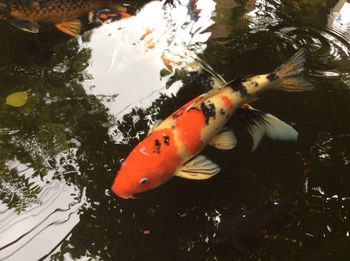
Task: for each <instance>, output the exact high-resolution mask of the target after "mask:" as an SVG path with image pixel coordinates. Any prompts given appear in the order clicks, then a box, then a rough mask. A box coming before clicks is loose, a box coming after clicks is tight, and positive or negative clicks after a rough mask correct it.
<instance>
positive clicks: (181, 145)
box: [112, 49, 313, 199]
mask: <svg viewBox="0 0 350 261" xmlns="http://www.w3.org/2000/svg"><path fill="white" fill-rule="evenodd" d="M304 62H305V50H304V49H302V50H300V51H298V52H297V53H296V54H295V55H294V56H292V57H291V58H290V59H289V60H288V61H287V63H286V64H284V65H282V66H280V67H278V68H277V69H276V70H275V71H273V72H271V73H269V74H263V75H255V76H249V77H246V78H244V79H240V80H235V81H232V82H230V83H227V84H226V85H224V86H222V87H221V88H219V89H216V90H211V91H209V92H207V93H205V94H202V95H200V96H198V97H196V98H195V99H193V100H192V101H190V102H188V103H187V104H185V105H184V106H182V107H181V108H180V109H178V110H177V111H175V112H174V113H172V114H171V115H170V116H169V117H167V118H166V119H165V120H164V121H162V122H161V123H159V124H156V126H154V127H153V128H152V129H151V131H150V133H149V135H148V136H147V137H146V138H145V139H144V140H142V141H141V142H140V143H139V144H138V145H137V146H136V147H135V148H134V149H133V150H132V151H131V153H130V154H129V155H128V157H127V158H126V160H125V161H124V162H123V163H122V166H121V168H120V170H119V172H118V174H117V175H116V177H115V180H114V183H113V186H112V191H113V192H114V193H115V194H116V195H117V196H119V197H121V198H124V199H128V198H133V195H134V194H135V193H140V192H144V191H148V190H151V189H154V188H156V187H158V186H160V185H161V184H163V183H164V182H166V181H168V180H169V179H170V178H172V177H173V176H174V175H175V176H177V177H182V178H187V179H192V180H204V179H208V178H211V177H213V176H214V175H216V174H217V173H219V172H220V167H219V166H218V165H217V164H215V163H214V162H212V161H211V160H209V159H207V158H206V157H205V156H203V155H199V153H200V152H201V151H202V150H203V148H204V147H205V146H206V145H207V144H209V145H212V146H214V147H216V148H218V149H223V150H228V149H232V148H234V147H235V146H236V144H237V140H236V137H235V135H234V133H233V131H232V130H229V129H227V128H225V127H224V125H225V123H226V122H227V121H228V120H229V119H230V117H231V115H232V114H233V113H234V112H235V111H236V110H237V109H238V108H240V107H242V105H244V104H247V103H248V102H249V101H252V100H254V99H255V98H256V97H257V96H258V95H259V94H260V93H262V92H264V91H267V90H270V89H275V90H283V91H289V92H302V91H308V90H311V89H312V88H313V87H312V85H311V83H309V82H307V81H305V80H304V79H302V78H301V77H300V74H301V72H302V71H303V69H304ZM248 109H251V108H248ZM252 110H253V109H252ZM256 115H259V117H258V118H256V119H255V120H254V122H253V123H252V124H251V125H250V126H249V131H250V133H251V135H252V137H253V144H254V147H253V149H255V148H256V146H257V145H258V143H259V141H260V140H261V138H262V137H263V136H264V135H267V136H268V137H271V138H273V139H282V140H296V139H297V136H298V133H297V132H296V131H295V130H294V129H293V128H292V127H291V126H289V125H288V124H286V123H285V122H283V121H281V120H279V119H277V118H276V117H274V116H272V115H271V114H264V113H260V114H256Z"/></svg>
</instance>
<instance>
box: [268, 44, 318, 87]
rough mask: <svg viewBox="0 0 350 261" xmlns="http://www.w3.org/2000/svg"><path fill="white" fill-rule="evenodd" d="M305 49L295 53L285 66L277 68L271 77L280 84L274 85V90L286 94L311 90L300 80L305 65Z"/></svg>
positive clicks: (308, 85)
mask: <svg viewBox="0 0 350 261" xmlns="http://www.w3.org/2000/svg"><path fill="white" fill-rule="evenodd" d="M305 55H306V51H305V49H301V50H299V51H298V52H297V53H295V54H294V55H293V56H292V57H291V58H290V59H289V60H288V61H287V62H286V63H285V64H283V65H281V66H280V67H278V68H277V69H276V70H275V71H274V72H273V73H272V74H270V75H271V77H272V78H277V79H279V81H280V84H278V85H276V86H277V87H276V89H279V90H283V91H288V92H304V91H310V90H312V89H313V86H312V84H311V83H310V82H308V81H306V80H304V79H303V78H301V73H302V71H303V70H304V64H305Z"/></svg>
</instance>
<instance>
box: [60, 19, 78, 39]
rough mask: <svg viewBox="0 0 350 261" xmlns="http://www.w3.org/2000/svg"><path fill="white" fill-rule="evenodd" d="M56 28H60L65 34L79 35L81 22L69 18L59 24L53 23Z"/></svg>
mask: <svg viewBox="0 0 350 261" xmlns="http://www.w3.org/2000/svg"><path fill="white" fill-rule="evenodd" d="M55 26H56V27H57V29H58V30H61V31H62V32H64V33H65V34H68V35H71V36H74V37H78V36H79V35H80V30H81V22H80V21H79V20H77V19H76V20H71V21H66V22H62V23H59V24H55Z"/></svg>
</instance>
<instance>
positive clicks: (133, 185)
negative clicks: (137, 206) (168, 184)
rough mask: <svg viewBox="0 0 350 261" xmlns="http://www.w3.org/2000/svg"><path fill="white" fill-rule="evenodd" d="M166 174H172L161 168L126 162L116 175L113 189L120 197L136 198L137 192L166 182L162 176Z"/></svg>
mask: <svg viewBox="0 0 350 261" xmlns="http://www.w3.org/2000/svg"><path fill="white" fill-rule="evenodd" d="M152 165H154V164H152ZM164 174H165V176H170V175H166V173H164V171H163V170H162V169H159V168H158V169H152V167H149V166H147V165H139V164H138V163H137V162H135V163H129V162H125V163H124V164H123V166H122V168H121V169H120V171H119V172H118V174H117V176H116V177H115V180H114V183H113V186H112V191H113V193H114V194H116V195H117V196H118V197H120V198H124V199H129V198H134V195H135V194H137V193H141V192H145V191H148V190H151V189H153V188H155V187H158V186H159V185H161V184H162V183H163V182H165V180H164V178H162V177H163V176H164ZM169 178H170V177H169Z"/></svg>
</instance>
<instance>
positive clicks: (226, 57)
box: [0, 0, 350, 260]
mask: <svg viewBox="0 0 350 261" xmlns="http://www.w3.org/2000/svg"><path fill="white" fill-rule="evenodd" d="M321 2H323V1H293V0H286V1H274V0H268V1H260V0H259V1H235V2H233V1H226V0H218V1H215V2H214V1H208V0H199V1H190V0H187V1H186V0H181V1H173V4H170V3H169V1H164V2H162V1H154V2H151V3H149V4H147V5H146V6H145V7H144V8H143V9H141V10H140V11H139V12H138V13H137V15H136V16H135V17H132V18H129V19H125V20H122V21H118V22H115V23H112V24H109V25H103V26H101V27H99V28H95V29H93V30H92V31H90V32H86V33H85V34H84V35H83V36H82V37H81V38H80V39H78V40H76V39H69V38H64V37H65V36H62V35H61V34H60V33H59V32H57V34H55V31H53V32H52V31H50V28H46V29H45V28H43V30H42V31H43V32H42V33H41V34H39V35H37V36H33V35H28V34H24V33H23V34H22V32H19V31H18V30H15V29H13V28H11V27H8V26H5V25H3V24H0V29H1V30H4V31H5V32H6V33H4V34H1V35H0V37H1V41H0V46H1V48H2V50H3V54H2V56H1V57H0V60H1V65H0V77H1V81H0V90H1V92H0V103H1V105H0V180H1V184H0V200H1V203H0V260H37V259H39V258H42V257H44V258H46V259H47V260H62V259H66V260H76V259H79V258H80V259H87V260H88V259H91V260H98V259H101V260H232V259H240V260H259V259H260V260H261V259H267V260H270V259H274V260H284V259H286V258H287V259H291V260H300V259H304V260H324V259H327V258H328V257H330V258H329V259H331V258H333V259H334V258H335V259H336V258H338V260H346V258H348V256H349V253H347V252H348V239H349V235H350V227H349V222H348V218H349V210H350V201H349V199H350V194H349V191H350V178H349V175H348V174H349V173H350V172H349V171H350V151H349V148H350V140H349V133H350V125H349V120H348V114H347V112H348V111H350V107H349V106H350V92H349V87H350V76H349V73H350V72H349V68H350V62H349V60H350V59H349V55H350V51H349V50H350V43H349V15H348V13H349V11H348V10H349V3H348V1H343V0H340V1H327V3H321ZM327 15H328V16H327ZM151 18H152V19H151ZM214 20H215V22H216V24H215V25H214V26H212V24H213V23H214V22H213V21H214ZM6 30H9V31H6ZM45 30H46V31H45ZM211 33H212V34H213V35H214V37H212V36H211ZM18 42H19V43H21V46H18V45H16V43H18ZM12 43H13V44H12ZM23 46H26V47H28V48H23ZM301 47H306V48H307V49H308V53H309V56H308V59H307V64H306V66H307V70H306V76H307V77H308V78H309V79H310V80H311V81H313V83H314V85H315V90H314V91H313V92H310V93H305V94H300V95H299V94H298V95H293V94H281V93H273V92H271V93H269V94H266V95H264V96H262V97H261V98H260V99H259V100H258V101H256V102H255V104H254V106H255V107H257V108H259V109H262V110H264V111H268V112H271V113H273V114H276V115H277V116H279V117H281V118H282V119H284V120H285V121H287V122H288V123H291V121H293V122H292V124H293V126H294V127H295V128H296V129H297V130H298V131H299V133H300V139H299V141H298V143H297V144H296V145H292V144H281V143H278V142H270V141H264V142H263V144H262V145H261V146H260V148H259V149H258V150H257V151H256V152H254V153H250V152H249V149H246V148H247V147H249V145H250V144H249V140H248V141H247V140H244V139H241V140H239V147H238V148H237V150H233V151H227V152H225V153H221V152H219V151H216V150H214V149H211V148H208V150H206V151H205V153H208V154H210V158H212V159H213V161H215V162H217V163H218V164H219V165H220V167H221V168H222V172H221V173H220V175H217V177H215V178H213V179H211V180H210V181H207V182H196V183H195V182H189V181H185V180H178V179H174V180H173V181H172V182H169V184H166V185H164V186H162V187H161V188H159V189H157V190H154V191H152V192H150V193H149V194H146V195H143V196H142V198H140V199H139V200H135V201H122V200H120V199H117V198H115V197H114V196H113V195H111V193H110V191H109V188H110V186H111V183H112V181H113V178H114V175H115V173H116V171H117V170H118V168H119V167H120V163H121V162H122V161H123V159H124V158H125V157H126V156H127V155H128V153H129V152H130V150H131V149H132V148H133V146H135V144H137V143H138V142H139V140H140V139H142V138H143V137H144V136H145V135H147V132H148V129H149V127H150V125H152V124H153V123H154V122H155V121H156V120H157V119H162V118H164V117H166V116H168V115H169V114H170V113H171V112H173V111H174V110H175V109H177V108H179V106H181V105H182V104H184V103H185V102H187V101H188V100H190V99H191V98H193V97H194V96H197V95H198V94H200V93H203V92H206V91H208V90H209V89H210V88H211V84H212V82H211V79H210V75H209V74H208V73H207V72H202V70H201V68H200V67H198V65H197V64H196V63H194V61H195V60H196V59H197V58H198V57H197V56H198V55H200V57H201V59H202V60H204V61H205V62H206V63H207V64H210V66H211V67H212V68H214V69H215V71H216V72H217V73H219V74H220V75H223V76H224V78H225V79H227V80H231V79H235V78H239V77H242V76H245V75H249V74H252V73H264V72H267V71H270V70H271V69H273V68H275V66H277V65H279V64H281V63H282V62H284V61H285V60H286V59H287V58H288V57H289V56H290V55H291V54H292V53H294V52H295V50H297V49H299V48H301ZM15 91H27V92H28V94H29V97H28V102H27V104H26V105H25V106H23V107H22V108H10V107H8V106H7V105H4V102H3V101H5V99H6V97H7V95H9V94H11V93H13V92H15ZM230 124H231V123H230V122H229V125H230ZM230 127H232V126H230ZM305 169H311V173H310V175H309V177H308V180H307V183H306V185H305V186H306V188H307V195H305V198H303V199H301V200H300V203H299V204H298V205H295V207H293V208H292V210H291V211H287V213H281V215H280V216H279V217H277V219H276V221H274V222H273V223H272V224H271V226H268V227H267V231H266V234H265V236H264V238H260V240H258V242H257V244H256V245H255V244H254V243H253V242H248V244H247V246H249V247H250V248H249V251H248V252H246V253H239V252H237V251H235V250H232V249H230V247H228V246H221V245H216V244H213V242H211V240H210V239H209V238H207V237H206V235H207V234H206V228H207V227H208V226H209V229H211V230H213V229H214V231H215V228H216V225H217V224H218V222H219V221H224V219H225V218H226V217H228V216H230V215H231V216H232V215H233V216H235V215H240V214H242V213H245V212H247V211H249V210H250V209H252V208H253V207H255V206H261V205H264V204H266V202H271V201H279V200H280V199H281V198H284V196H285V195H289V194H290V193H291V192H293V191H294V190H295V188H296V187H297V185H298V184H299V182H300V180H301V176H302V174H303V173H304V171H305ZM165 239H166V240H165Z"/></svg>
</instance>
